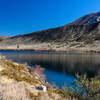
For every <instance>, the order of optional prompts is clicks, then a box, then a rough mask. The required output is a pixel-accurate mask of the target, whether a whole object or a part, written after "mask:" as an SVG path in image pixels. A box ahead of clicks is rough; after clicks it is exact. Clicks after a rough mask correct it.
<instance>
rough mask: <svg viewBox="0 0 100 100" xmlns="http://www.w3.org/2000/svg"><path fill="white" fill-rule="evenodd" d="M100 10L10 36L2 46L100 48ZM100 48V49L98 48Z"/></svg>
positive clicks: (0, 45)
mask: <svg viewBox="0 0 100 100" xmlns="http://www.w3.org/2000/svg"><path fill="white" fill-rule="evenodd" d="M99 40H100V12H98V13H92V14H88V15H85V16H83V17H81V18H79V19H78V20H76V21H74V22H72V23H69V24H67V25H65V26H62V27H58V28H53V29H48V30H44V31H38V32H33V33H30V34H25V35H19V36H14V37H10V38H8V39H6V40H4V41H2V42H1V43H0V48H1V49H2V48H5V49H7V48H9V49H14V48H15V49H16V48H20V49H28V48H29V49H37V50H40V49H44V50H45V49H47V50H49V49H54V50H57V49H58V50H66V49H68V48H69V47H73V48H83V47H84V48H91V46H92V47H93V48H94V47H96V48H99V47H98V46H99V45H97V43H98V41H99ZM98 50H99V49H98Z"/></svg>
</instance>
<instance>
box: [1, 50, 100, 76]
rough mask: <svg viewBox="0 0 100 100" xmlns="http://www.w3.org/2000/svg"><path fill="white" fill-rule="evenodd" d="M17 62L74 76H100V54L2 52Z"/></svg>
mask: <svg viewBox="0 0 100 100" xmlns="http://www.w3.org/2000/svg"><path fill="white" fill-rule="evenodd" d="M0 52H2V53H3V54H4V55H6V56H7V58H8V59H12V60H14V61H17V62H23V63H25V62H27V63H28V64H30V65H32V66H33V65H35V64H39V65H41V66H43V67H45V68H46V69H48V70H53V71H56V72H61V73H63V74H70V75H74V74H75V73H76V72H79V73H81V74H82V73H87V74H88V75H89V76H93V75H95V74H100V54H55V53H40V52H33V51H9V53H8V51H0Z"/></svg>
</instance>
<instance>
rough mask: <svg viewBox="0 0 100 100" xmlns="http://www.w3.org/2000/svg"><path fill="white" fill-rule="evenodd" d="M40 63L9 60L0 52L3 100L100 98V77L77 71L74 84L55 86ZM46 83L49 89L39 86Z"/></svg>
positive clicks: (0, 92) (0, 91) (93, 99)
mask: <svg viewBox="0 0 100 100" xmlns="http://www.w3.org/2000/svg"><path fill="white" fill-rule="evenodd" d="M43 71H44V69H43V68H41V67H40V66H39V65H36V67H35V68H30V67H29V66H28V65H27V64H18V63H14V62H12V61H9V60H7V59H5V58H4V57H2V56H1V55H0V100H100V77H99V76H98V77H94V78H89V79H88V78H87V76H86V75H83V76H81V75H78V74H76V80H75V81H74V82H73V88H70V87H67V86H66V85H64V86H63V87H62V89H60V90H57V89H54V88H53V87H52V86H51V85H50V84H49V83H48V82H44V80H46V76H45V75H44V73H43ZM41 85H42V86H44V87H46V90H45V91H44V90H40V89H37V88H36V87H37V86H41Z"/></svg>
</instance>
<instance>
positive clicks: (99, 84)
mask: <svg viewBox="0 0 100 100" xmlns="http://www.w3.org/2000/svg"><path fill="white" fill-rule="evenodd" d="M59 93H60V94H61V95H62V96H63V97H65V98H72V99H73V98H76V99H77V100H100V77H93V78H87V76H86V75H83V76H82V75H78V74H76V80H75V81H74V82H73V88H69V87H67V86H66V85H64V86H63V87H62V89H61V90H60V91H59Z"/></svg>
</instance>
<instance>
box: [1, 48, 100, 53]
mask: <svg viewBox="0 0 100 100" xmlns="http://www.w3.org/2000/svg"><path fill="white" fill-rule="evenodd" d="M0 50H13V51H34V52H48V53H100V51H96V50H91V49H90V50H85V49H82V50H79V49H68V50H55V49H54V50H53V49H52V50H50V49H48V50H46V49H37V50H36V49H14V48H13V49H4V48H3V49H1V48H0Z"/></svg>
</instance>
